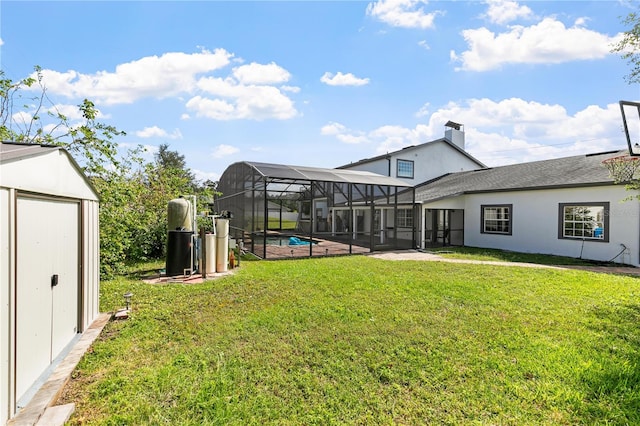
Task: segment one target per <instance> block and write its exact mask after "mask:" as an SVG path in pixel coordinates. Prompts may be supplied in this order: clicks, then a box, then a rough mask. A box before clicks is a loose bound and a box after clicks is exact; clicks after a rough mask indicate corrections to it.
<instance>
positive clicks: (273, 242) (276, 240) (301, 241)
mask: <svg viewBox="0 0 640 426" xmlns="http://www.w3.org/2000/svg"><path fill="white" fill-rule="evenodd" d="M294 238H295V240H293V239H294ZM267 244H268V245H270V246H308V245H309V244H311V241H309V240H308V239H306V238H300V237H269V238H267ZM313 244H318V242H317V241H314V242H313Z"/></svg>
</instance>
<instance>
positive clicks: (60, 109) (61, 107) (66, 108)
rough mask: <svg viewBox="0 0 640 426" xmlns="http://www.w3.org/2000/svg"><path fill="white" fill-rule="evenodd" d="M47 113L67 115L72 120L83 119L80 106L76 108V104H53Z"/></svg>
mask: <svg viewBox="0 0 640 426" xmlns="http://www.w3.org/2000/svg"><path fill="white" fill-rule="evenodd" d="M48 112H49V113H51V114H58V113H60V114H62V115H64V116H65V117H67V119H68V120H70V121H73V120H77V121H80V120H83V117H82V112H80V108H78V106H77V105H69V104H58V105H55V106H53V107H51V108H49V110H48ZM101 117H102V118H104V117H103V116H101Z"/></svg>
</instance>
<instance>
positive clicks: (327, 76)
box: [320, 72, 369, 86]
mask: <svg viewBox="0 0 640 426" xmlns="http://www.w3.org/2000/svg"><path fill="white" fill-rule="evenodd" d="M320 81H321V82H323V83H324V84H328V85H329V86H364V85H366V84H369V79H368V78H358V77H356V76H355V75H353V74H351V73H347V74H343V73H341V72H338V73H336V74H335V75H333V74H332V73H330V72H325V73H324V74H323V75H322V77H320Z"/></svg>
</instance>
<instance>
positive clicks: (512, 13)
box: [486, 0, 533, 24]
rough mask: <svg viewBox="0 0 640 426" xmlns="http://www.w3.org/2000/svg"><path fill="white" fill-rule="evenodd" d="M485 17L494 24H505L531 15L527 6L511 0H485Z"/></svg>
mask: <svg viewBox="0 0 640 426" xmlns="http://www.w3.org/2000/svg"><path fill="white" fill-rule="evenodd" d="M487 4H488V5H489V8H488V9H487V14H486V16H487V18H488V19H489V21H491V22H493V23H495V24H506V23H508V22H512V21H515V20H517V19H520V18H529V17H531V16H532V15H533V12H532V11H531V9H530V8H529V7H527V6H521V5H519V4H518V2H515V1H512V0H487Z"/></svg>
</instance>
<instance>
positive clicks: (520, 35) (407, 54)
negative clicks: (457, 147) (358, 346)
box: [0, 0, 640, 180]
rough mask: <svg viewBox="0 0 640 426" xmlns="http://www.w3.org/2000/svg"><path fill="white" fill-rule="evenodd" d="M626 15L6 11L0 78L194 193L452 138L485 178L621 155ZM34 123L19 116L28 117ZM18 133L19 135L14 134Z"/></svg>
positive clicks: (146, 6) (585, 11)
mask: <svg viewBox="0 0 640 426" xmlns="http://www.w3.org/2000/svg"><path fill="white" fill-rule="evenodd" d="M633 10H638V2H635V3H630V2H629V1H601V0H599V1H532V2H524V1H521V2H516V1H504V0H490V1H430V2H426V1H410V0H400V1H375V2H365V1H325V2H310V1H292V2H284V1H283V2H276V1H259V2H248V1H236V2H223V1H192V2H189V1H184V2H169V1H155V2H152V1H140V2H125V1H110V2H93V1H85V2H80V1H77V2H76V1H72V2H59V1H47V2H33V1H7V0H3V1H2V4H1V5H0V20H1V21H0V22H1V25H0V40H1V41H0V60H1V64H2V70H3V71H4V72H5V74H6V76H7V77H9V78H12V79H14V80H16V79H20V78H24V77H26V76H28V75H29V74H30V73H31V72H32V71H33V67H34V65H39V66H41V67H42V68H43V70H44V72H43V74H44V84H45V85H46V87H47V93H48V95H49V97H50V98H51V99H52V100H53V102H54V103H56V104H57V105H58V108H59V110H60V111H63V112H65V113H67V114H68V115H69V116H70V117H74V115H73V113H72V112H71V111H72V108H70V106H73V105H77V104H79V103H80V102H81V101H82V99H84V98H88V99H91V100H93V101H94V102H95V103H96V106H97V107H98V108H99V110H100V112H101V117H100V119H101V121H103V122H105V123H106V124H110V125H113V126H115V127H117V128H118V129H120V130H124V131H125V132H126V133H127V135H126V136H124V137H122V138H120V139H119V140H118V142H119V143H121V144H122V145H123V146H131V145H135V144H142V145H144V146H146V147H148V149H149V156H151V155H152V154H153V152H154V150H156V149H157V147H158V146H159V145H160V144H163V143H167V144H169V146H170V149H172V150H175V151H178V152H180V153H181V154H183V155H184V156H185V158H186V161H187V165H188V166H189V167H190V168H191V169H192V170H193V171H194V172H196V174H197V176H198V177H199V178H201V179H207V178H209V179H214V180H216V179H217V178H218V177H219V176H220V174H222V172H223V171H224V170H225V169H226V167H227V166H229V165H230V164H232V163H234V162H236V161H244V160H250V161H263V162H270V163H281V164H293V165H306V166H316V167H337V166H340V165H343V164H347V163H349V162H354V161H358V160H360V159H363V158H368V157H372V156H375V155H379V154H383V153H385V152H389V151H394V150H397V149H400V148H402V147H405V146H409V145H415V144H419V143H423V142H427V141H430V140H433V139H437V138H440V137H442V136H443V135H444V129H445V128H444V123H446V122H447V121H448V120H452V121H455V122H458V123H462V124H463V125H464V130H465V132H466V147H467V150H468V151H469V153H471V154H472V155H473V156H475V157H476V158H478V159H479V160H481V161H483V162H484V163H485V164H487V165H489V166H498V165H503V164H510V163H515V162H523V161H532V160H538V159H546V158H556V157H562V156H568V155H575V154H585V153H593V152H601V151H606V150H610V149H616V148H624V147H625V146H626V140H625V138H624V135H623V133H622V131H621V128H622V121H621V115H620V110H619V105H618V101H619V100H629V101H638V100H640V86H639V85H637V84H636V85H629V84H627V82H626V81H625V80H624V76H625V75H627V74H628V72H629V70H630V66H629V65H628V64H626V63H625V61H624V60H623V59H621V58H620V56H619V55H616V54H612V53H610V51H611V46H612V44H614V43H615V42H616V41H617V40H619V37H620V33H621V32H623V31H625V30H626V29H627V28H625V27H624V26H623V24H622V22H621V17H624V16H626V15H627V14H628V13H629V12H631V11H633ZM27 112H28V111H27ZM19 119H20V117H16V120H19Z"/></svg>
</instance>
